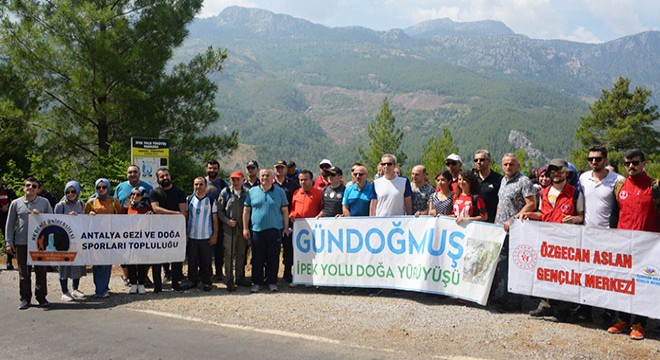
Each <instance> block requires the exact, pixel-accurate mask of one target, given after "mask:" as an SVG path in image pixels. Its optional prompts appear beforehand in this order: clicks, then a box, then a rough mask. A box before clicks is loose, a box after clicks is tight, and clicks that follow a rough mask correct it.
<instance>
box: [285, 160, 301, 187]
mask: <svg viewBox="0 0 660 360" xmlns="http://www.w3.org/2000/svg"><path fill="white" fill-rule="evenodd" d="M298 175H300V169H298V168H297V167H296V163H295V162H293V161H289V162H288V163H287V164H286V178H287V179H289V180H290V181H293V182H294V183H296V184H297V183H298Z"/></svg>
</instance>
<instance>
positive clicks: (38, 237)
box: [30, 219, 78, 263]
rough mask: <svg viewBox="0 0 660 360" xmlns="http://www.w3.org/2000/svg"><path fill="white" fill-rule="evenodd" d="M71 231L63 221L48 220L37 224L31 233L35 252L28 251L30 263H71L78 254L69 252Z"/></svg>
mask: <svg viewBox="0 0 660 360" xmlns="http://www.w3.org/2000/svg"><path fill="white" fill-rule="evenodd" d="M73 237H74V235H73V230H72V229H71V227H70V226H69V225H68V224H67V223H66V222H64V221H62V220H59V219H48V220H45V221H43V222H41V223H40V224H39V226H38V227H37V228H36V229H35V230H34V232H33V233H32V239H31V240H32V241H33V242H36V243H37V251H30V257H31V258H32V261H44V262H63V263H67V262H73V261H74V260H75V259H76V255H78V253H77V252H76V251H69V248H70V246H71V238H73Z"/></svg>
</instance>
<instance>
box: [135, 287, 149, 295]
mask: <svg viewBox="0 0 660 360" xmlns="http://www.w3.org/2000/svg"><path fill="white" fill-rule="evenodd" d="M137 293H138V294H140V295H144V294H146V293H147V289H146V288H145V286H144V285H138V286H137Z"/></svg>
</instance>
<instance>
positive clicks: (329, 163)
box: [319, 159, 332, 167]
mask: <svg viewBox="0 0 660 360" xmlns="http://www.w3.org/2000/svg"><path fill="white" fill-rule="evenodd" d="M323 164H328V165H330V167H332V163H331V162H330V160H328V159H323V160H321V162H320V163H319V166H321V165H323Z"/></svg>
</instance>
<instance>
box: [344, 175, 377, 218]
mask: <svg viewBox="0 0 660 360" xmlns="http://www.w3.org/2000/svg"><path fill="white" fill-rule="evenodd" d="M373 196H375V194H374V186H373V184H371V183H370V182H368V181H367V182H366V183H365V184H364V187H363V188H362V190H361V191H360V190H359V189H358V184H357V183H354V184H351V185H350V186H348V187H346V190H344V200H343V202H342V205H344V206H348V208H349V210H350V213H351V216H369V205H370V204H371V199H372V197H373Z"/></svg>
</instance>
